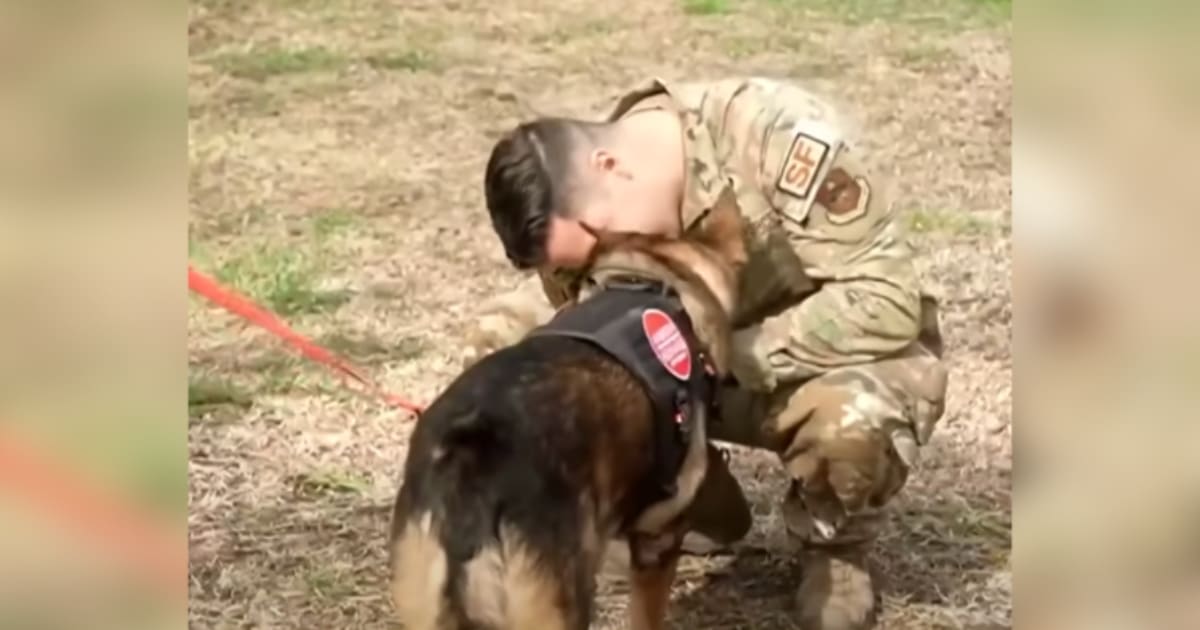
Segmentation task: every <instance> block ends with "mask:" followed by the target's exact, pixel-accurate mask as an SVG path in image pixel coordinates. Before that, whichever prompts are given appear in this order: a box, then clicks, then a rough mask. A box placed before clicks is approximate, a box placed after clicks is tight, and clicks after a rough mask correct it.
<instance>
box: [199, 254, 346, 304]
mask: <svg viewBox="0 0 1200 630" xmlns="http://www.w3.org/2000/svg"><path fill="white" fill-rule="evenodd" d="M314 258H315V256H314V255H313V254H309V253H305V252H303V251H300V250H298V249H296V248H293V247H265V248H263V249H257V250H254V251H252V252H250V253H247V254H243V255H241V256H237V257H234V258H232V259H230V260H228V261H226V262H225V263H224V264H222V265H221V266H220V267H219V268H218V269H217V273H216V276H217V279H218V280H220V281H221V282H223V283H226V284H229V285H230V286H232V287H233V288H235V289H237V290H238V291H241V292H243V293H245V294H247V295H248V296H249V297H251V298H252V299H254V300H257V301H260V302H261V303H262V304H263V305H264V306H266V307H267V308H269V309H271V310H272V311H274V312H275V313H276V314H278V315H281V316H283V317H288V316H291V315H301V314H313V313H323V312H328V311H331V310H334V309H336V308H337V307H339V306H341V305H342V304H345V303H346V302H347V301H348V300H349V299H350V296H349V295H348V294H347V293H346V292H344V291H323V290H320V289H318V288H317V286H316V285H317V282H318V281H319V280H320V278H321V273H320V268H319V266H318V264H317V261H316V260H315V259H314Z"/></svg>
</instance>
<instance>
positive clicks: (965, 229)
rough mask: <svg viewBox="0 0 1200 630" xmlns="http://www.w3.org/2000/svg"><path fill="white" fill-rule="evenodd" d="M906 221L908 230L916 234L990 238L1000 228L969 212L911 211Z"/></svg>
mask: <svg viewBox="0 0 1200 630" xmlns="http://www.w3.org/2000/svg"><path fill="white" fill-rule="evenodd" d="M907 219H908V221H907V223H908V229H909V230H911V231H912V232H913V233H916V234H944V235H950V236H991V235H993V234H995V233H996V232H997V231H998V230H999V227H1000V226H998V225H997V224H996V223H995V222H992V221H989V220H987V219H981V218H979V217H977V216H975V215H974V214H972V213H970V212H964V211H954V210H913V211H911V212H909V213H908V217H907Z"/></svg>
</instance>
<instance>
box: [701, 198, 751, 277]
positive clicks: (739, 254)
mask: <svg viewBox="0 0 1200 630" xmlns="http://www.w3.org/2000/svg"><path fill="white" fill-rule="evenodd" d="M693 238H695V239H696V241H697V242H699V243H700V244H702V245H704V246H706V247H708V248H710V249H712V250H713V251H715V252H716V253H717V255H719V256H721V258H723V259H725V261H726V262H727V263H729V264H730V265H732V266H734V267H735V268H741V266H742V265H745V264H746V259H747V254H746V242H745V236H744V234H743V232H742V209H741V207H739V205H738V202H737V195H735V194H734V193H733V189H732V188H730V187H728V186H726V187H725V189H724V190H722V191H721V195H720V196H719V197H718V198H717V202H716V203H715V204H713V207H712V209H711V210H710V211H709V213H708V217H706V218H705V220H704V223H703V225H701V227H700V229H699V230H697V231H696V233H695V236H694V237H693Z"/></svg>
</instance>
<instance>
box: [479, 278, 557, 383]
mask: <svg viewBox="0 0 1200 630" xmlns="http://www.w3.org/2000/svg"><path fill="white" fill-rule="evenodd" d="M527 284H528V283H524V284H522V286H520V287H518V288H517V289H516V290H514V291H512V292H510V293H505V294H503V295H499V296H496V297H494V298H492V299H490V300H488V301H486V302H484V304H483V305H482V306H481V307H480V308H479V309H478V310H477V311H476V313H475V316H474V320H473V321H472V322H471V323H470V325H469V326H468V327H467V332H466V338H465V339H464V344H463V345H464V349H463V356H462V361H463V367H464V368H466V367H468V366H470V365H472V364H474V363H475V362H476V361H478V360H480V359H482V358H483V357H485V356H487V355H489V354H491V353H492V352H495V351H496V350H499V349H500V348H504V347H506V346H510V345H512V344H514V343H516V342H517V341H519V340H520V339H521V338H522V337H524V336H525V334H526V333H528V332H529V331H530V330H532V329H534V328H536V327H537V326H539V325H541V324H543V323H545V322H547V321H549V320H550V318H551V317H552V316H553V315H554V309H553V307H551V306H550V304H549V303H548V302H547V301H546V299H545V297H544V296H543V295H542V294H541V292H540V289H538V290H537V291H532V290H530V287H529V286H527Z"/></svg>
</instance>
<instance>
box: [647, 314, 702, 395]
mask: <svg viewBox="0 0 1200 630" xmlns="http://www.w3.org/2000/svg"><path fill="white" fill-rule="evenodd" d="M642 331H643V332H645V333H646V340H647V341H649V342H650V348H651V349H652V350H654V356H656V357H658V362H659V363H661V364H662V366H663V367H664V368H666V369H667V371H668V372H670V373H671V376H674V377H675V378H677V379H679V380H681V381H686V380H688V379H690V378H691V377H692V352H691V349H690V348H688V344H687V340H686V339H684V337H683V333H682V332H681V331H680V330H679V327H678V326H676V325H675V322H674V321H672V320H671V316H670V315H667V314H666V313H664V312H663V311H661V310H659V309H657V308H648V309H646V310H645V311H642Z"/></svg>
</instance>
